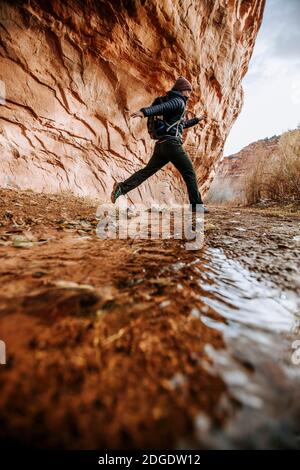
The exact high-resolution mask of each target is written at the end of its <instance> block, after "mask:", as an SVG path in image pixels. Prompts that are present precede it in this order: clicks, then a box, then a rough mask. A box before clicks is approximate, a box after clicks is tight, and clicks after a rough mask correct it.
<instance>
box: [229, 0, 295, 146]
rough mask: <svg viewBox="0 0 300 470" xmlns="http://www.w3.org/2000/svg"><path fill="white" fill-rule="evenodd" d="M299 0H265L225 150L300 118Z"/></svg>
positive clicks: (272, 132)
mask: <svg viewBox="0 0 300 470" xmlns="http://www.w3.org/2000/svg"><path fill="white" fill-rule="evenodd" d="M299 24H300V0H267V1H266V7H265V11H264V16H263V22H262V25H261V28H260V30H259V32H258V35H257V39H256V43H255V47H254V51H253V55H252V58H251V61H250V64H249V70H248V73H247V74H246V76H245V78H244V80H243V88H244V96H245V98H244V107H243V109H242V112H241V114H240V116H239V117H238V119H237V121H236V122H235V124H234V125H233V128H232V130H231V132H230V135H229V137H228V139H227V142H226V145H225V150H224V155H230V154H233V153H235V152H237V151H239V150H240V149H241V148H242V147H244V146H245V145H248V144H249V143H251V142H253V141H255V140H258V139H261V138H264V137H270V136H272V135H274V134H278V133H281V132H284V131H285V130H287V129H288V128H293V127H296V126H297V124H298V123H299V122H300V113H299V102H300V28H299Z"/></svg>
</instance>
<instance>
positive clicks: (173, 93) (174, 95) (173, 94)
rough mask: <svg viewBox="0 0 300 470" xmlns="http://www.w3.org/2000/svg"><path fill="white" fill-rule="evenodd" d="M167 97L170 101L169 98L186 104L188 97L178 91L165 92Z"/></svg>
mask: <svg viewBox="0 0 300 470" xmlns="http://www.w3.org/2000/svg"><path fill="white" fill-rule="evenodd" d="M167 96H168V97H169V98H170V99H171V98H178V97H179V98H182V99H183V101H184V102H185V103H186V102H187V100H188V97H187V96H184V95H183V94H182V93H181V92H180V91H178V90H169V91H167Z"/></svg>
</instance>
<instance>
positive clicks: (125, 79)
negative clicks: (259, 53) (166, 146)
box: [0, 0, 265, 202]
mask: <svg viewBox="0 0 300 470" xmlns="http://www.w3.org/2000/svg"><path fill="white" fill-rule="evenodd" d="M264 3H265V2H264V0H213V1H212V0H184V1H182V0H172V1H171V0H160V1H155V0H146V1H145V0H123V1H116V0H108V1H101V0H87V1H80V0H67V1H58V0H51V1H48V2H45V1H42V0H36V1H35V0H29V1H27V2H22V1H18V2H12V1H1V6H0V34H1V37H0V38H1V41H0V80H1V81H0V85H1V86H0V90H1V95H2V97H1V105H0V150H1V160H0V186H2V187H19V188H22V189H26V188H30V189H33V190H37V191H44V192H58V191H62V190H71V191H72V192H74V193H76V194H78V195H90V196H98V197H99V198H100V199H101V198H103V199H105V198H107V196H108V194H109V192H110V190H111V188H112V184H113V182H114V181H115V180H122V179H124V178H126V177H128V176H129V174H131V173H132V172H133V171H136V170H137V169H139V168H140V167H142V166H143V165H144V163H145V162H147V160H148V159H149V156H150V153H151V150H152V147H153V142H152V141H151V140H150V139H149V137H148V134H147V129H146V120H145V119H139V118H136V119H132V118H131V119H130V118H129V114H130V112H133V111H136V110H138V109H140V108H141V107H143V106H147V105H149V104H150V103H151V101H152V100H153V98H154V97H155V96H156V95H157V94H163V93H165V92H166V91H167V90H168V89H170V88H171V87H172V85H173V83H174V80H175V79H176V77H177V76H178V75H184V76H186V77H187V78H188V79H189V80H190V81H191V82H192V84H193V86H194V94H193V96H192V97H191V98H190V100H189V102H188V112H187V117H192V116H194V115H201V113H202V112H203V111H204V112H206V113H207V114H208V120H207V122H206V124H205V126H204V128H203V129H201V127H200V125H198V126H196V127H194V128H193V129H191V130H189V131H188V134H187V136H186V141H185V146H186V149H187V151H188V152H189V153H190V155H191V157H192V159H193V162H194V164H195V167H196V169H197V175H198V178H199V184H200V185H201V189H202V191H203V193H205V191H206V189H207V185H208V183H207V182H208V175H209V173H210V172H211V170H212V169H213V167H214V164H215V162H217V161H218V159H219V158H220V156H221V154H222V149H223V145H224V142H225V139H226V137H227V135H228V132H229V130H230V128H231V126H232V124H233V122H234V120H235V119H236V117H237V116H238V114H239V112H240V109H241V106H242V101H243V91H242V87H241V80H242V78H243V76H244V75H245V73H246V71H247V67H248V63H249V59H250V57H251V54H252V50H253V46H254V42H255V38H256V34H257V31H258V29H259V26H260V24H261V20H262V15H263V8H264ZM143 195H145V196H146V199H147V200H148V201H150V200H152V199H156V198H158V199H159V200H160V201H161V202H165V201H170V198H171V195H172V197H173V198H175V199H176V200H182V197H183V198H185V200H186V191H185V188H184V184H183V182H182V180H181V179H180V178H179V175H178V173H177V171H176V170H175V169H173V168H172V166H171V165H168V166H167V167H165V169H163V170H162V171H161V172H159V175H156V176H153V177H152V178H151V180H148V182H145V183H144V184H143V185H141V186H140V187H139V188H138V189H136V190H135V191H132V192H131V193H130V198H131V199H132V200H133V201H137V202H138V201H140V198H141V197H142V196H143Z"/></svg>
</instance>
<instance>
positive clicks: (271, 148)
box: [206, 135, 281, 203]
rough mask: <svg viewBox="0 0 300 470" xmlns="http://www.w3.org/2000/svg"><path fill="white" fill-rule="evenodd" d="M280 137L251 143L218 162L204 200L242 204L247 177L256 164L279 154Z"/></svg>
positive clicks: (275, 136)
mask: <svg viewBox="0 0 300 470" xmlns="http://www.w3.org/2000/svg"><path fill="white" fill-rule="evenodd" d="M280 137H281V136H280V135H279V136H277V135H274V136H272V137H270V138H265V139H261V140H258V141H256V142H252V143H251V144H249V145H247V146H246V147H244V148H242V149H241V150H240V151H239V152H237V153H234V154H233V155H228V156H226V157H224V158H223V159H222V160H219V161H218V162H217V164H216V165H215V170H214V172H215V176H214V179H213V181H212V183H211V185H210V187H209V190H208V192H207V194H206V199H207V200H208V201H209V202H211V203H228V202H230V203H231V202H236V203H243V202H244V190H245V181H246V179H247V178H248V176H247V175H251V173H252V171H254V170H255V166H256V162H258V161H263V160H265V159H267V160H268V159H270V158H271V157H272V156H273V155H276V153H278V152H279V140H280Z"/></svg>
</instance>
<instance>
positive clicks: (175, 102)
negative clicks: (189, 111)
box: [140, 90, 200, 142]
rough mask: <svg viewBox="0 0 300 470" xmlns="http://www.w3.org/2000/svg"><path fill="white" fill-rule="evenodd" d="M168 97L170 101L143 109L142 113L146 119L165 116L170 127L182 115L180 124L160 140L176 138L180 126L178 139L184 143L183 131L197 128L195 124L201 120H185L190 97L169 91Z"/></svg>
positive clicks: (164, 118) (196, 118)
mask: <svg viewBox="0 0 300 470" xmlns="http://www.w3.org/2000/svg"><path fill="white" fill-rule="evenodd" d="M166 96H167V97H168V101H166V102H165V103H161V104H155V105H153V106H148V107H145V108H141V109H140V111H142V113H143V114H144V116H145V117H149V116H163V120H164V121H165V122H167V123H168V124H169V125H171V124H173V123H175V122H176V121H178V120H179V119H180V117H181V115H182V120H181V122H180V124H178V125H176V124H175V125H174V126H173V127H172V128H171V129H170V130H169V131H168V133H167V134H165V136H163V137H162V138H161V139H160V140H162V139H163V140H165V139H173V138H174V137H176V131H177V126H178V132H177V138H178V139H179V140H180V142H182V130H183V129H186V128H187V127H192V126H195V124H198V122H199V121H200V119H199V118H198V117H195V118H193V119H185V117H184V116H185V108H186V102H187V100H188V97H187V96H184V95H183V94H182V93H180V91H176V90H169V91H168V92H167V93H166ZM182 113H183V114H182Z"/></svg>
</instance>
